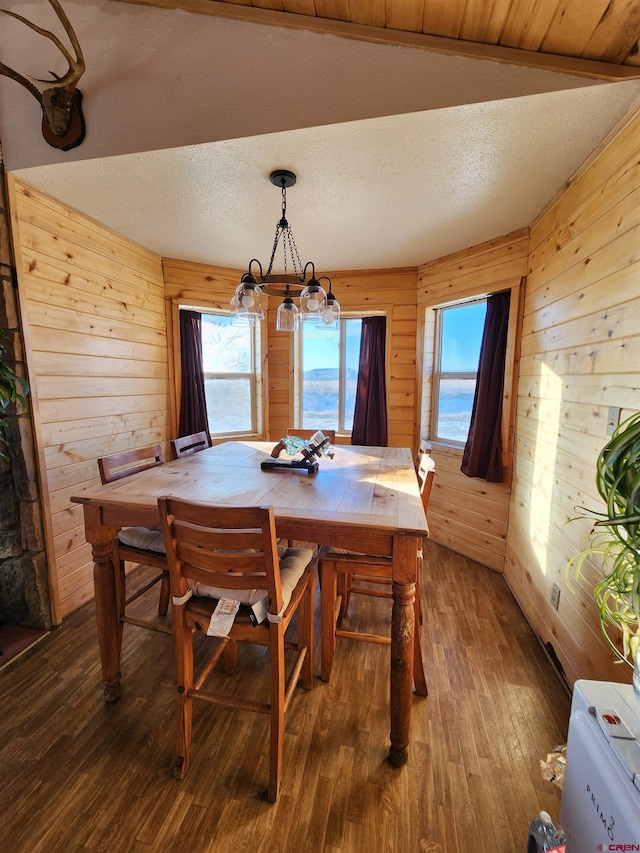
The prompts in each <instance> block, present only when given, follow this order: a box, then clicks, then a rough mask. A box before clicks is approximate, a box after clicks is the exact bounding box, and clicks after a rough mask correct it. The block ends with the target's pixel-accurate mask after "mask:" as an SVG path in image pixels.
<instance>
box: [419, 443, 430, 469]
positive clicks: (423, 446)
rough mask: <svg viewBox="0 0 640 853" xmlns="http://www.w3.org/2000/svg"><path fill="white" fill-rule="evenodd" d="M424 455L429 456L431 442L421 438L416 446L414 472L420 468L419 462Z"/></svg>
mask: <svg viewBox="0 0 640 853" xmlns="http://www.w3.org/2000/svg"><path fill="white" fill-rule="evenodd" d="M424 453H428V454H429V455H431V442H430V441H427V439H426V438H421V439H420V444H419V445H418V452H417V453H416V471H417V470H418V468H419V467H420V460H421V459H422V456H423V454H424Z"/></svg>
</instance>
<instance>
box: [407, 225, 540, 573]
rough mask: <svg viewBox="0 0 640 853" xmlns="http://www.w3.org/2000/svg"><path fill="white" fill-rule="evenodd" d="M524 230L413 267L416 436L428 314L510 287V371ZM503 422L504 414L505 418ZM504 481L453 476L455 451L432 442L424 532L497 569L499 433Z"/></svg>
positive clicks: (425, 405) (428, 375)
mask: <svg viewBox="0 0 640 853" xmlns="http://www.w3.org/2000/svg"><path fill="white" fill-rule="evenodd" d="M528 242H529V234H528V230H527V229H523V230H521V231H517V232H514V233H512V234H508V235H506V236H504V237H500V238H497V239H495V240H490V241H488V242H486V243H482V244H480V245H478V246H474V247H472V248H470V249H466V250H464V251H461V252H456V253H455V254H453V255H449V256H447V257H445V258H441V259H439V260H437V261H432V262H431V263H428V264H425V265H423V266H422V267H420V268H419V270H418V293H417V304H418V316H419V332H418V336H417V351H418V359H419V361H420V362H421V365H422V366H421V370H420V374H421V375H422V388H421V405H420V409H421V437H422V438H430V434H429V419H430V414H431V391H432V373H433V366H434V365H433V353H434V333H435V321H434V309H435V308H437V307H442V306H443V305H450V304H453V303H456V302H459V301H464V300H466V299H471V298H473V297H479V296H486V295H488V294H490V293H495V292H497V291H500V290H506V289H508V288H509V289H511V291H512V308H511V317H512V319H511V322H510V326H511V330H512V333H511V335H510V343H509V347H510V349H511V352H512V357H513V359H514V360H515V362H516V367H517V340H516V334H515V329H516V326H517V320H518V311H519V308H518V305H519V295H520V290H521V287H520V282H521V279H522V276H524V275H525V274H526V270H527V252H528ZM510 378H512V377H511V375H510V376H509V377H507V378H506V382H505V401H504V402H505V411H511V399H512V395H511V383H510V381H509V380H510ZM505 423H507V425H508V423H509V417H507V418H506V419H505ZM503 437H504V442H503V443H504V447H505V454H503V456H504V458H503V461H504V462H505V466H506V467H505V482H504V483H487V482H486V481H485V480H480V479H477V478H469V477H466V476H465V475H464V474H462V473H461V471H460V463H461V461H462V450H461V449H460V448H455V447H450V446H449V447H448V446H446V445H444V444H440V443H436V444H434V446H433V457H434V459H435V463H436V478H435V480H434V488H433V491H432V493H431V502H430V504H429V527H430V531H431V537H432V539H433V540H434V541H435V542H438V543H439V544H441V545H445V546H446V547H447V548H451V549H452V550H453V551H457V552H458V553H460V554H464V555H465V556H466V557H470V558H471V559H473V560H476V561H477V562H478V563H481V564H482V565H484V566H488V567H490V568H492V569H495V570H497V571H502V570H503V568H504V557H505V550H506V537H507V522H508V515H509V500H510V495H511V488H510V480H511V467H512V459H511V446H512V433H511V431H510V430H509V429H508V428H507V429H506V430H505V434H504V436H503Z"/></svg>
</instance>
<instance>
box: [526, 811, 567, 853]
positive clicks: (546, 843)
mask: <svg viewBox="0 0 640 853" xmlns="http://www.w3.org/2000/svg"><path fill="white" fill-rule="evenodd" d="M566 840H567V839H566V837H565V834H564V832H563V831H562V829H561V828H560V827H559V826H556V825H555V824H554V822H553V821H552V820H551V816H550V815H549V814H548V813H547V812H540V814H539V815H536V817H534V819H533V820H532V821H531V823H530V824H529V843H528V844H527V853H543V851H547V850H555V849H556V848H557V847H559V846H560V845H562V844H565V843H566Z"/></svg>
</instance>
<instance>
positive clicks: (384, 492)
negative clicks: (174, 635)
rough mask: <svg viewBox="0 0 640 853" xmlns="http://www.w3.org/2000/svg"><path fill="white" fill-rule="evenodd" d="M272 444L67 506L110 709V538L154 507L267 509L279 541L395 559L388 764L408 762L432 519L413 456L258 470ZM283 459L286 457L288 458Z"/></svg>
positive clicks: (197, 462) (176, 464)
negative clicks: (418, 612)
mask: <svg viewBox="0 0 640 853" xmlns="http://www.w3.org/2000/svg"><path fill="white" fill-rule="evenodd" d="M273 447H274V444H273V442H255V441H228V442H225V443H223V444H218V445H216V446H214V447H211V448H209V449H207V450H203V451H201V452H199V453H195V454H193V455H191V456H185V457H183V458H181V459H176V460H175V461H173V462H168V463H166V464H164V465H161V466H158V467H155V468H151V469H149V470H147V471H142V472H140V473H138V474H135V475H133V476H131V477H126V478H124V479H121V480H117V481H116V482H113V483H109V484H107V485H103V486H96V487H94V488H89V489H86V490H84V491H82V492H79V493H78V494H77V495H75V496H74V497H72V498H71V500H72V501H73V502H74V503H80V504H82V505H83V508H84V523H85V535H86V539H87V542H89V543H90V544H91V546H92V555H93V560H94V587H95V606H96V618H97V628H98V642H99V647H100V657H101V664H102V676H103V681H104V695H105V699H106V701H109V702H112V701H115V700H116V699H118V698H119V697H120V694H121V684H120V644H121V641H120V638H121V635H122V633H121V630H119V628H120V625H119V614H118V609H117V599H116V578H115V568H114V564H113V547H112V544H113V540H114V538H115V536H116V535H117V531H118V529H119V528H121V527H133V526H145V527H154V526H157V525H159V523H160V516H159V513H158V504H157V500H158V498H159V497H161V496H163V495H174V496H177V497H181V498H187V499H189V500H194V501H203V502H206V503H210V504H225V505H235V506H249V505H261V506H265V505H270V506H273V509H274V514H275V518H276V529H277V534H278V536H279V537H281V538H283V539H292V540H303V541H306V542H314V543H317V544H319V545H330V546H334V547H337V548H347V549H349V550H352V551H361V552H363V553H366V554H370V555H380V556H388V557H391V558H392V592H393V611H392V622H391V672H390V680H391V685H390V688H391V689H390V718H391V719H390V723H391V732H390V740H391V745H390V749H389V759H390V761H391V762H392V763H393V764H395V765H396V766H398V767H400V766H402V765H403V764H405V762H406V761H407V754H408V753H407V749H408V744H409V727H410V718H411V696H412V683H413V651H414V649H413V644H414V642H415V639H414V607H413V605H414V600H415V593H416V577H417V572H418V566H419V556H420V549H421V546H422V541H423V537H425V536H426V535H427V521H426V518H425V513H424V509H423V506H422V501H421V497H420V492H419V489H418V482H417V479H416V474H415V469H414V465H413V460H412V455H411V451H410V450H409V449H407V448H396V447H358V446H353V445H338V446H335V447H334V452H335V455H334V457H333V459H329V458H325V457H322V458H321V460H320V465H319V471H318V473H316V474H308V473H306V472H304V471H282V470H272V471H263V470H261V467H260V463H261V462H262V461H263V460H265V459H269V458H270V454H271V450H272V449H273ZM285 458H286V457H285Z"/></svg>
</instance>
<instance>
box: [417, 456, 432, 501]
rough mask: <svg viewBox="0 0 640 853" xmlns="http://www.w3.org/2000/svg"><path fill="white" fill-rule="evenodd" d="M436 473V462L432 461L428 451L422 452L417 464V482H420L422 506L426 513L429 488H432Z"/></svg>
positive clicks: (429, 495)
mask: <svg viewBox="0 0 640 853" xmlns="http://www.w3.org/2000/svg"><path fill="white" fill-rule="evenodd" d="M435 475H436V463H435V462H434V461H433V456H430V455H429V453H423V454H422V456H421V458H420V464H419V465H418V483H419V484H420V494H421V495H422V506H423V507H424V511H425V513H426V511H427V509H428V507H429V499H430V498H431V489H432V488H433V478H434V477H435Z"/></svg>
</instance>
